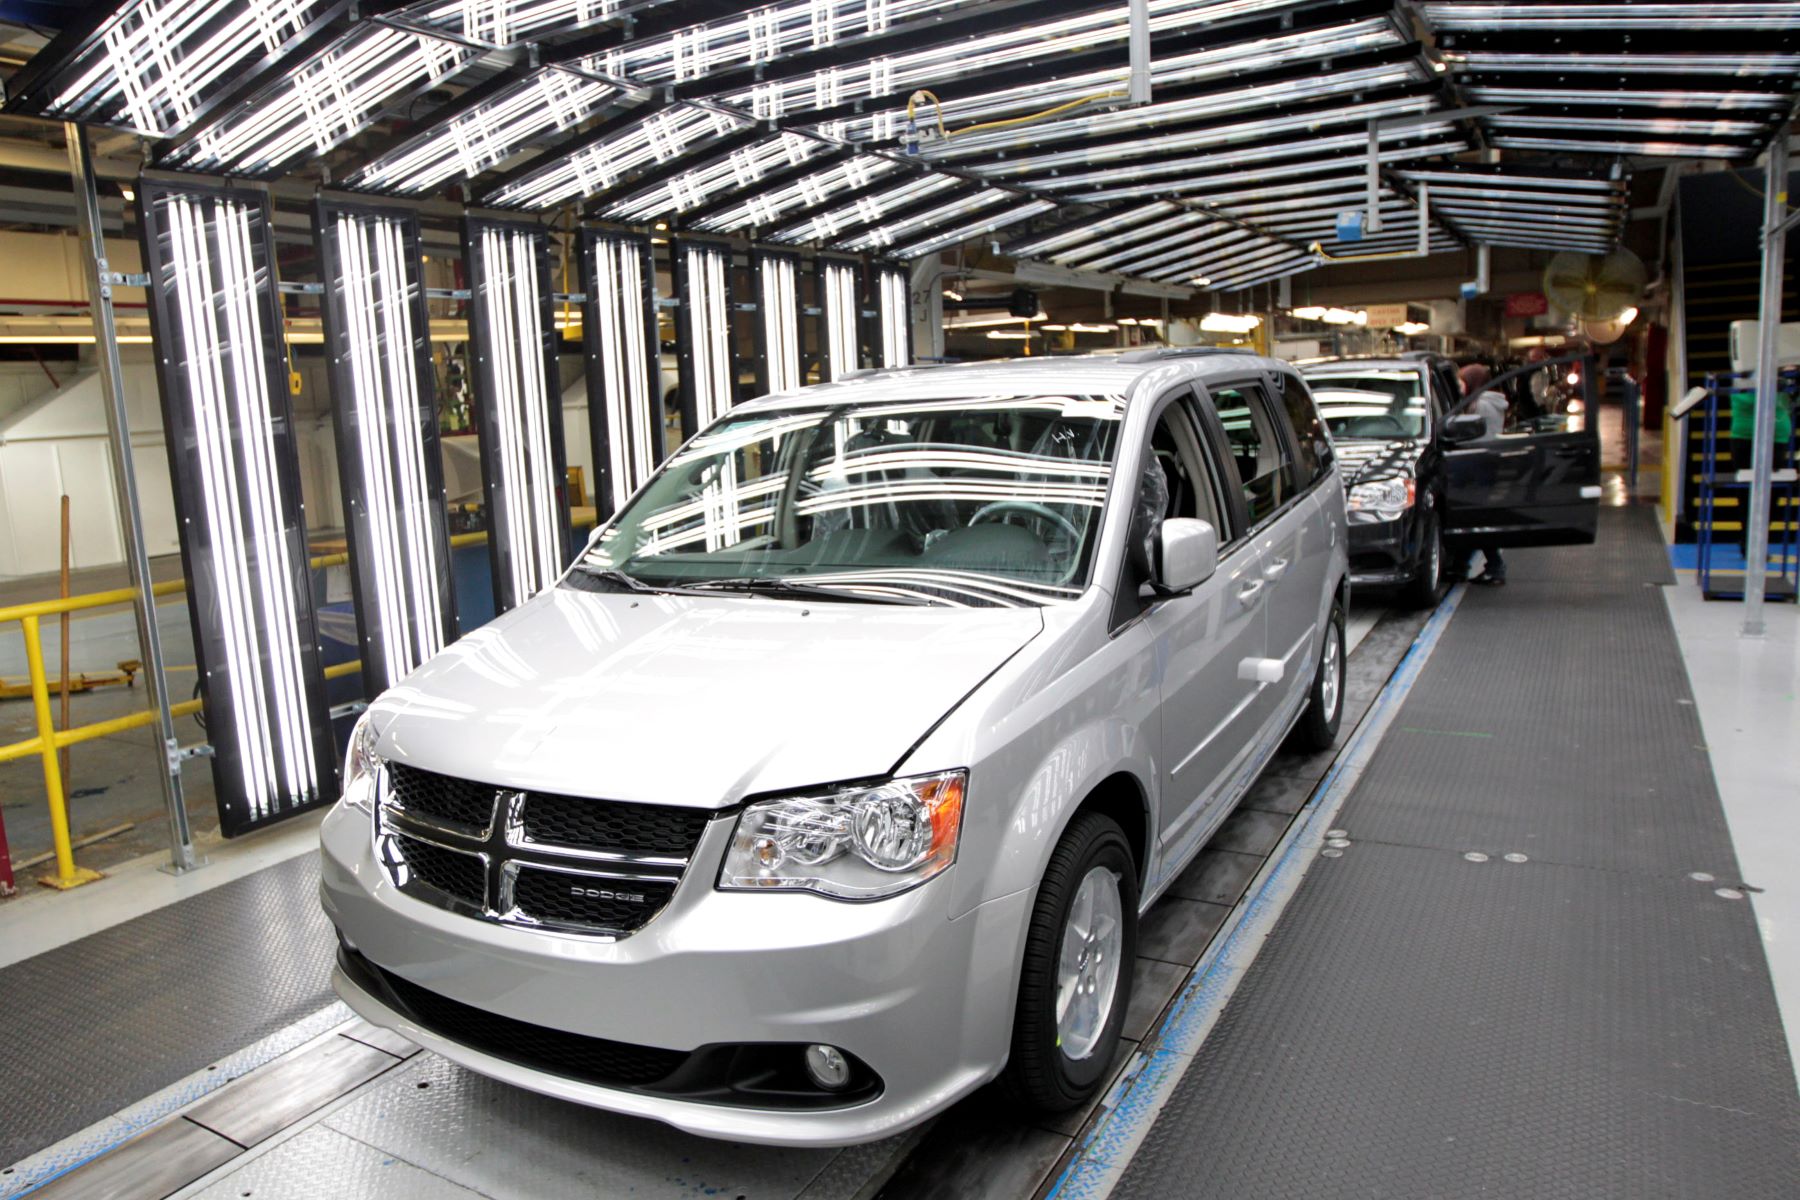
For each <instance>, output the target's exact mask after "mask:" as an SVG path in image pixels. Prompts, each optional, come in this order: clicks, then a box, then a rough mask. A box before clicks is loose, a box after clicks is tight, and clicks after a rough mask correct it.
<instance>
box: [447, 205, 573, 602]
mask: <svg viewBox="0 0 1800 1200" xmlns="http://www.w3.org/2000/svg"><path fill="white" fill-rule="evenodd" d="M490 229H500V230H524V231H527V232H529V233H530V234H531V235H532V237H533V238H534V239H535V240H536V243H537V253H536V255H535V257H536V265H537V269H536V274H537V277H538V287H537V297H538V310H539V313H540V315H541V320H542V325H543V331H544V332H543V338H542V344H543V362H542V363H541V364H540V369H541V370H542V371H543V373H544V401H545V405H546V407H547V408H548V412H547V414H546V418H547V421H548V433H549V443H550V446H549V448H550V467H551V473H552V476H553V478H554V479H555V481H556V482H555V486H554V493H555V494H554V495H553V496H551V497H550V498H549V502H550V503H551V504H553V505H554V506H555V523H556V530H557V534H558V536H559V537H560V539H561V547H560V549H561V553H560V556H559V557H560V559H561V560H562V562H563V564H565V565H566V564H567V563H568V561H569V557H570V555H571V553H572V551H573V548H574V547H573V542H574V538H573V531H572V529H571V527H570V523H569V483H568V458H567V455H566V454H565V452H564V448H563V422H562V386H561V379H560V372H559V371H558V370H557V365H556V362H557V342H558V337H557V332H556V300H555V296H554V290H555V289H554V288H553V287H552V286H551V279H552V275H551V271H550V237H549V232H548V231H547V230H546V229H545V228H544V227H543V226H542V225H539V224H538V223H537V222H535V221H519V220H498V219H495V218H492V217H482V216H476V215H475V214H473V213H468V214H465V215H464V217H463V269H464V271H465V272H466V273H467V278H468V284H469V326H470V330H469V332H470V341H471V343H472V344H473V345H474V348H475V363H474V368H475V396H476V400H477V405H476V408H477V412H476V422H475V433H476V439H477V444H478V445H479V446H480V449H481V491H482V496H483V498H484V500H485V501H486V504H487V526H488V566H489V568H490V569H491V571H492V574H493V581H494V613H495V615H496V616H497V615H499V614H501V613H504V612H507V611H508V610H510V609H513V608H516V607H518V606H519V605H521V604H523V603H524V602H525V601H527V600H529V599H531V597H530V596H517V595H514V594H513V588H512V582H511V579H512V576H511V572H510V570H508V564H509V563H510V562H511V556H512V554H513V553H514V552H515V548H514V547H513V546H512V545H511V544H510V540H509V539H508V537H507V534H506V522H505V520H504V519H503V517H504V515H505V501H506V497H505V492H504V490H503V489H502V486H501V479H500V475H499V463H500V455H501V446H500V442H501V433H500V425H499V421H498V417H497V415H496V412H495V395H496V393H497V390H498V389H497V387H496V380H497V378H498V377H497V375H496V363H495V346H494V330H493V323H492V321H491V320H490V314H489V313H488V311H487V310H488V307H489V306H490V305H491V304H492V303H493V301H492V298H491V295H490V293H489V290H488V280H487V264H486V263H485V262H484V261H483V258H482V254H481V249H480V246H481V234H482V233H483V232H485V231H486V230H490Z"/></svg>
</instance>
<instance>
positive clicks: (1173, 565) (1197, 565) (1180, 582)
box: [1156, 517, 1219, 592]
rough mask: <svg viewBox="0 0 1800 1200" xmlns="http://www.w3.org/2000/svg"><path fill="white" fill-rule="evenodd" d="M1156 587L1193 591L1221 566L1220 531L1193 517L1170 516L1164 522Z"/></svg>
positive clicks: (1164, 590) (1158, 549)
mask: <svg viewBox="0 0 1800 1200" xmlns="http://www.w3.org/2000/svg"><path fill="white" fill-rule="evenodd" d="M1160 542H1161V544H1160V545H1159V546H1158V547H1157V551H1158V553H1157V557H1158V558H1159V559H1161V560H1162V561H1161V564H1160V569H1159V570H1158V571H1157V573H1156V576H1157V578H1156V586H1157V590H1159V591H1163V592H1191V591H1193V590H1194V589H1195V588H1197V587H1199V586H1200V585H1201V584H1203V583H1205V582H1206V581H1207V580H1208V579H1211V578H1212V577H1213V572H1215V571H1217V570H1218V569H1219V531H1218V530H1216V529H1214V528H1213V527H1212V525H1211V524H1209V523H1208V522H1206V521H1201V520H1196V519H1195V518H1193V517H1170V518H1169V519H1168V520H1166V521H1164V522H1163V523H1162V533H1161V535H1160Z"/></svg>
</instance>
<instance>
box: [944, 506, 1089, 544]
mask: <svg viewBox="0 0 1800 1200" xmlns="http://www.w3.org/2000/svg"><path fill="white" fill-rule="evenodd" d="M997 512H1020V513H1024V514H1025V515H1026V516H1029V517H1041V518H1043V519H1044V520H1046V521H1048V522H1050V523H1051V524H1052V525H1055V526H1056V527H1057V528H1058V529H1061V530H1062V531H1063V532H1064V533H1066V534H1068V535H1069V538H1070V540H1071V541H1074V542H1080V541H1081V530H1079V529H1077V528H1075V522H1073V521H1071V520H1069V518H1067V517H1065V516H1063V515H1062V514H1061V513H1059V512H1057V511H1056V510H1055V509H1054V508H1051V507H1050V506H1049V505H1048V504H1038V503H1036V502H1034V501H1031V500H996V501H994V502H993V503H992V504H984V505H982V506H981V507H980V508H978V509H976V510H975V515H974V516H972V517H970V518H969V524H970V525H979V524H981V523H982V522H983V521H985V520H987V519H989V517H991V516H992V515H993V514H994V513H997Z"/></svg>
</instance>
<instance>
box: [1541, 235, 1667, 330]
mask: <svg viewBox="0 0 1800 1200" xmlns="http://www.w3.org/2000/svg"><path fill="white" fill-rule="evenodd" d="M1648 279H1649V276H1648V274H1647V273H1646V272H1645V270H1644V262H1643V260H1642V259H1640V258H1639V257H1638V256H1637V255H1635V254H1633V253H1632V252H1631V251H1629V250H1626V249H1623V248H1620V249H1618V250H1614V251H1612V252H1611V253H1608V254H1581V253H1578V252H1575V251H1564V252H1562V253H1560V254H1557V255H1555V256H1553V257H1552V258H1551V259H1550V265H1549V266H1547V267H1545V268H1544V295H1545V296H1546V297H1548V299H1549V301H1550V303H1551V304H1553V305H1555V306H1556V307H1557V308H1559V309H1561V310H1562V311H1563V312H1566V313H1568V314H1570V315H1571V316H1575V317H1579V318H1580V319H1581V320H1583V321H1596V322H1597V321H1611V320H1613V319H1614V318H1615V317H1617V316H1618V315H1619V314H1620V313H1622V312H1624V311H1625V310H1626V309H1628V308H1636V307H1637V303H1638V301H1639V300H1642V299H1643V298H1644V285H1645V283H1646V282H1647V281H1648Z"/></svg>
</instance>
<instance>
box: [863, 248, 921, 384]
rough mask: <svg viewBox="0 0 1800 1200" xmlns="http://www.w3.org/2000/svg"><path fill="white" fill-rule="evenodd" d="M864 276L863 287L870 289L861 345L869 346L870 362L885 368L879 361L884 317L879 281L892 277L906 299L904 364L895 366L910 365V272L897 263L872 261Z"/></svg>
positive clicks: (902, 311) (904, 308) (902, 319)
mask: <svg viewBox="0 0 1800 1200" xmlns="http://www.w3.org/2000/svg"><path fill="white" fill-rule="evenodd" d="M863 275H864V279H865V280H866V284H865V286H867V288H868V290H869V295H868V301H869V305H868V315H867V317H866V318H865V320H864V322H863V324H864V327H865V332H864V335H863V342H864V344H865V345H866V346H867V347H868V359H869V361H870V362H872V363H874V364H875V365H876V366H878V367H886V366H887V365H888V364H887V363H885V362H883V361H882V354H883V351H884V348H885V341H884V337H883V334H884V329H883V323H884V321H885V320H886V317H887V309H886V306H885V304H884V302H883V299H882V290H881V280H882V277H883V276H894V277H897V278H898V279H899V280H900V294H901V295H903V296H905V297H906V300H905V303H904V306H903V307H902V309H901V312H900V327H901V328H902V329H903V330H905V331H906V342H905V347H906V348H905V352H904V354H903V356H902V357H903V360H904V361H902V362H901V363H899V364H897V365H899V366H907V365H909V364H911V363H912V361H913V352H912V349H913V337H912V272H911V271H909V270H907V269H906V267H905V266H904V265H902V264H900V263H895V262H872V263H870V264H869V267H868V269H867V270H866V271H864V272H863Z"/></svg>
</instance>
